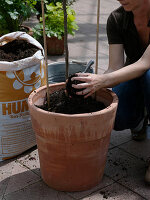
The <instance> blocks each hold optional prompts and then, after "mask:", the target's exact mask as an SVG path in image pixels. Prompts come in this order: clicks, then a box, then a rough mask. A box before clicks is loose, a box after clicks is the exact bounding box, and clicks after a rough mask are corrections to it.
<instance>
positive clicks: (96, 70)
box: [95, 0, 100, 74]
mask: <svg viewBox="0 0 150 200" xmlns="http://www.w3.org/2000/svg"><path fill="white" fill-rule="evenodd" d="M99 16H100V0H98V2H97V30H96V65H95V74H97V73H98V50H99V49H98V48H99Z"/></svg>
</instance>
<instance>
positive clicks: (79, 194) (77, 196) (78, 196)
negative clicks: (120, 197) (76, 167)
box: [68, 176, 114, 199]
mask: <svg viewBox="0 0 150 200" xmlns="http://www.w3.org/2000/svg"><path fill="white" fill-rule="evenodd" d="M113 182H114V181H113V180H112V179H110V178H108V177H106V176H104V177H103V179H102V181H101V183H99V184H98V185H97V186H96V187H94V188H92V189H90V190H87V191H82V192H71V193H68V195H69V196H72V197H73V198H75V199H81V198H83V197H85V196H88V195H89V194H91V193H93V192H95V191H97V190H99V189H101V188H104V187H106V186H107V185H110V184H112V183H113Z"/></svg>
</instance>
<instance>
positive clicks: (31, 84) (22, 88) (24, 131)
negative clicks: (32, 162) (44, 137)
mask: <svg viewBox="0 0 150 200" xmlns="http://www.w3.org/2000/svg"><path fill="white" fill-rule="evenodd" d="M18 40H21V41H23V43H24V42H26V43H27V45H29V47H33V49H32V50H34V51H35V52H34V51H32V53H33V55H32V56H30V57H28V51H27V50H26V49H24V48H25V46H24V44H23V43H21V46H20V48H19V49H15V47H13V46H12V43H13V41H15V42H16V41H18ZM6 44H7V46H6ZM10 44H11V45H10ZM4 47H5V48H4ZM6 47H7V48H6ZM22 49H24V52H23V54H24V56H25V58H23V59H19V60H17V58H16V57H18V55H19V54H20V56H21V55H22V52H21V50H22ZM3 50H4V51H3ZM6 50H7V52H6ZM13 51H15V56H14V54H13V53H14V52H13ZM29 51H31V50H29ZM8 52H9V53H8ZM5 53H6V54H7V53H8V54H9V55H5ZM13 56H14V60H15V61H11V57H13ZM5 57H7V58H8V60H9V61H5ZM0 60H1V61H0V161H2V160H5V159H8V158H11V157H14V156H16V155H19V154H20V153H22V152H24V151H26V150H27V149H29V148H31V147H33V146H34V145H36V141H35V135H34V133H33V130H32V125H31V120H30V115H29V111H28V105H27V98H28V96H29V94H30V93H31V92H32V91H33V90H35V89H37V88H39V87H40V86H42V85H44V84H45V78H44V77H45V73H44V60H43V48H42V46H41V45H40V43H39V42H37V41H36V40H35V39H34V38H32V37H31V36H29V35H28V34H26V33H24V32H13V33H10V34H7V35H4V36H2V37H0Z"/></svg>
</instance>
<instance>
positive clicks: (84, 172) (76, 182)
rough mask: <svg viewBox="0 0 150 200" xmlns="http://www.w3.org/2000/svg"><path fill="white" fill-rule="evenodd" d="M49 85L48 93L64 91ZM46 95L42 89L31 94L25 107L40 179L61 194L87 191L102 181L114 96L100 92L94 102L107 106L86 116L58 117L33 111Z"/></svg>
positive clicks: (63, 85)
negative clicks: (30, 121) (33, 138)
mask: <svg viewBox="0 0 150 200" xmlns="http://www.w3.org/2000/svg"><path fill="white" fill-rule="evenodd" d="M64 87H65V84H64V83H56V84H51V85H50V86H49V90H50V92H53V91H56V90H59V89H60V88H64ZM45 94H46V86H44V87H41V88H39V89H37V90H36V91H34V92H32V94H31V95H30V96H29V99H28V105H29V110H30V115H31V120H32V126H33V129H34V131H35V133H36V139H37V145H38V151H39V158H40V167H41V173H42V178H43V180H44V181H45V183H47V184H48V185H49V186H50V187H52V188H54V189H57V190H61V191H82V190H87V189H90V188H92V187H94V186H96V185H97V184H99V182H100V181H101V179H102V176H103V173H104V168H105V163H106V157H107V151H108V146H109V141H110V134H111V131H112V128H113V124H114V119H115V114H116V109H117V105H118V99H117V96H116V95H115V94H114V93H113V92H112V91H110V90H100V91H98V92H97V93H96V99H97V100H98V101H101V102H103V103H104V104H105V105H106V106H107V107H106V108H105V109H103V110H101V111H97V112H93V113H86V114H74V115H68V114H59V113H53V112H47V111H44V110H42V109H39V108H37V107H36V106H35V105H40V104H41V103H42V102H43V99H44V97H45Z"/></svg>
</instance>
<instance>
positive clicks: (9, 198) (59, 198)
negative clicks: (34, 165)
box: [5, 181, 73, 200]
mask: <svg viewBox="0 0 150 200" xmlns="http://www.w3.org/2000/svg"><path fill="white" fill-rule="evenodd" d="M5 199H6V200H73V198H71V197H69V196H68V195H67V194H66V193H64V192H58V191H56V190H53V189H51V188H49V187H48V186H47V185H46V184H45V183H44V182H43V181H39V182H37V183H34V184H32V185H29V186H28V187H26V188H24V189H21V190H19V191H17V192H13V193H11V194H9V195H5Z"/></svg>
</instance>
